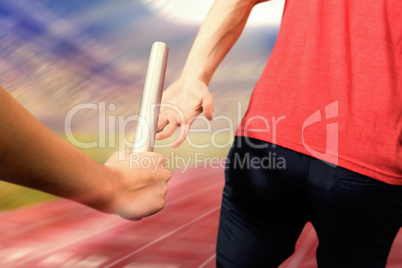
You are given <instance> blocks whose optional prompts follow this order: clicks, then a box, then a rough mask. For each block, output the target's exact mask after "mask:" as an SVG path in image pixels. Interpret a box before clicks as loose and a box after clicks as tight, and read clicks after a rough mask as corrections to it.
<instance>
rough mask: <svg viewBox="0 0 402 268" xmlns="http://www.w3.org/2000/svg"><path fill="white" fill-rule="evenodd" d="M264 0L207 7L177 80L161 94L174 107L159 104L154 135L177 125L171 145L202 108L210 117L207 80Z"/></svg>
mask: <svg viewBox="0 0 402 268" xmlns="http://www.w3.org/2000/svg"><path fill="white" fill-rule="evenodd" d="M260 2H265V1H257V0H216V1H215V2H214V4H213V5H212V7H211V9H210V10H209V12H208V14H207V16H206V18H205V20H204V22H203V24H202V26H201V28H200V30H199V32H198V34H197V37H196V39H195V41H194V44H193V46H192V48H191V50H190V53H189V55H188V58H187V61H186V64H185V66H184V69H183V72H182V75H181V77H180V78H179V80H177V81H176V82H175V83H173V84H172V85H171V86H170V87H169V88H168V89H167V90H166V91H165V92H164V95H163V103H169V104H172V105H174V106H175V107H176V108H177V109H179V110H180V111H181V112H178V110H177V109H173V108H166V107H162V108H161V116H160V119H159V124H158V130H160V132H159V133H158V134H157V139H164V138H167V137H169V136H170V135H171V134H172V133H173V132H174V130H175V129H176V128H177V127H178V126H181V130H182V132H181V135H180V136H179V139H178V140H177V143H176V144H175V145H174V147H177V146H179V145H180V144H181V143H182V142H183V141H184V140H185V138H186V135H187V133H188V131H189V128H190V126H191V124H192V123H193V121H194V120H195V118H196V117H197V116H198V115H199V114H200V113H201V112H203V113H204V115H205V117H206V118H208V119H209V120H211V119H212V113H213V98H212V95H211V94H210V92H209V90H208V84H209V82H210V80H211V78H212V75H213V74H214V72H215V70H216V68H217V67H218V66H219V64H220V63H221V62H222V60H223V58H224V57H225V55H226V54H227V53H228V52H229V50H230V49H231V48H232V46H233V45H234V43H235V42H236V41H237V39H238V38H239V36H240V34H241V33H242V31H243V29H244V26H245V25H246V22H247V19H248V17H249V15H250V12H251V10H252V8H253V7H254V6H255V5H256V4H258V3H260Z"/></svg>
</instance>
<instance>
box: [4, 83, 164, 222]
mask: <svg viewBox="0 0 402 268" xmlns="http://www.w3.org/2000/svg"><path fill="white" fill-rule="evenodd" d="M0 152H1V153H0V179H1V180H4V181H7V182H11V183H15V184H19V185H23V186H26V187H31V188H34V189H37V190H41V191H44V192H48V193H51V194H54V195H58V196H61V197H64V198H69V199H72V200H74V201H77V202H80V203H83V204H85V205H87V206H90V207H93V208H95V209H98V210H101V211H104V212H108V213H115V214H119V215H121V216H123V217H124V218H141V217H145V216H149V215H151V214H153V213H155V212H157V211H159V210H161V209H162V208H163V206H164V202H165V195H166V192H167V181H168V180H169V178H170V171H168V170H167V169H165V168H164V167H163V158H162V156H161V155H158V154H154V153H144V154H142V155H141V156H142V157H148V158H149V159H150V160H151V162H152V163H154V165H153V166H152V167H148V168H147V169H144V168H141V167H140V166H139V165H133V168H130V166H129V164H130V163H129V157H128V155H126V159H125V160H124V161H120V160H119V159H118V157H117V153H116V154H114V155H113V156H111V157H110V158H109V160H108V161H107V162H106V163H105V165H100V164H98V163H96V162H95V161H94V160H92V159H91V158H89V157H88V156H86V155H85V154H84V153H82V152H81V151H79V150H78V149H76V148H75V147H73V146H72V145H70V144H68V143H67V142H65V141H64V140H62V139H61V138H59V137H57V136H56V135H55V134H54V133H53V132H51V131H50V130H49V129H47V128H46V127H45V126H44V125H43V124H41V123H40V122H39V121H38V120H37V119H36V118H35V117H34V116H32V115H31V114H30V113H29V112H28V111H27V110H26V109H25V108H23V107H22V106H21V105H20V104H19V103H18V102H17V101H15V100H14V99H13V98H12V97H11V96H10V95H9V94H8V93H7V92H6V91H5V90H4V89H3V88H1V87H0Z"/></svg>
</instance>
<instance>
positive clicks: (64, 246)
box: [0, 168, 402, 268]
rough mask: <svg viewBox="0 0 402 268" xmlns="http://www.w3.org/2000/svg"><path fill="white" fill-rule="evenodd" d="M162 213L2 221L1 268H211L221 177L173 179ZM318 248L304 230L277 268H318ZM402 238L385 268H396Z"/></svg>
mask: <svg viewBox="0 0 402 268" xmlns="http://www.w3.org/2000/svg"><path fill="white" fill-rule="evenodd" d="M169 184H170V185H169V186H170V188H169V193H168V196H167V203H166V207H165V209H164V210H163V211H162V212H160V213H158V214H156V215H154V216H151V217H149V218H145V219H143V220H141V221H139V222H129V221H126V220H123V219H120V218H119V217H117V216H113V215H106V214H103V213H100V212H97V211H94V210H92V209H89V208H87V207H84V206H82V205H79V204H76V203H74V202H70V201H67V200H58V201H54V202H50V203H44V204H40V205H36V206H32V207H29V208H25V209H22V210H17V211H13V212H7V213H3V214H0V234H1V235H0V267H48V268H49V267H85V268H87V267H125V268H134V267H135V268H175V267H215V239H216V232H217V225H218V218H219V205H220V199H221V192H222V187H223V170H221V169H212V168H209V169H205V168H198V169H192V170H188V171H187V172H185V173H181V172H176V173H175V174H174V175H173V178H172V180H171V181H170V182H169ZM317 245H318V241H317V239H316V234H315V232H314V229H313V228H312V227H311V225H309V224H308V225H306V228H305V229H304V231H303V233H302V235H301V236H300V239H299V241H298V242H297V245H296V253H295V254H294V255H293V256H292V257H291V258H289V259H288V260H287V261H286V262H285V263H284V264H282V265H281V266H280V268H289V267H297V268H313V267H316V262H315V248H316V247H317ZM401 252H402V232H400V233H399V235H398V237H397V240H396V241H395V243H394V246H393V248H392V251H391V255H390V258H389V261H388V266H387V267H392V268H396V267H402V255H401V254H400V253H401Z"/></svg>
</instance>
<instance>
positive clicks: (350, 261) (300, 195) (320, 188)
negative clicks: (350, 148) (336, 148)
mask: <svg viewBox="0 0 402 268" xmlns="http://www.w3.org/2000/svg"><path fill="white" fill-rule="evenodd" d="M225 177H226V178H225V179H226V184H225V188H224V191H223V199H222V209H221V217H220V222H219V233H218V242H217V266H218V267H253V268H255V267H265V268H266V267H277V266H278V265H280V264H281V263H282V262H283V261H285V260H286V259H287V258H288V257H289V256H290V255H291V254H292V253H293V252H294V247H295V243H296V240H297V239H298V237H299V235H300V233H301V231H302V229H303V227H304V225H305V224H306V222H307V221H310V222H311V223H312V224H313V226H314V228H315V230H316V232H317V235H318V239H319V246H318V249H317V263H318V266H319V267H336V268H339V267H353V268H356V267H365V268H367V267H385V265H386V261H387V256H388V254H389V251H390V248H391V245H392V242H393V240H394V238H395V236H396V234H397V232H398V230H399V228H400V226H401V225H402V186H393V185H389V184H386V183H382V182H380V181H377V180H374V179H372V178H369V177H366V176H363V175H361V174H358V173H355V172H352V171H350V170H347V169H344V168H341V167H337V166H333V165H330V164H328V163H326V162H323V161H321V160H318V159H315V158H312V157H309V156H306V155H303V154H300V153H297V152H295V151H292V150H289V149H286V148H283V147H280V146H275V145H272V144H270V143H266V142H263V141H259V140H255V139H250V138H244V137H236V139H235V141H234V144H233V147H232V148H231V151H230V153H229V156H228V161H227V165H226V169H225Z"/></svg>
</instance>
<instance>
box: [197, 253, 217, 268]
mask: <svg viewBox="0 0 402 268" xmlns="http://www.w3.org/2000/svg"><path fill="white" fill-rule="evenodd" d="M215 257H216V254H214V255H212V256H211V257H209V258H208V260H206V261H205V262H203V263H202V264H201V265H200V266H199V267H198V268H204V267H205V266H207V264H208V263H210V262H211V261H213V260H214V259H215Z"/></svg>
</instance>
